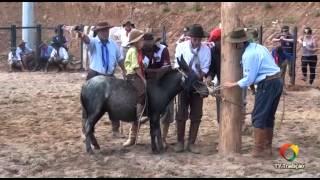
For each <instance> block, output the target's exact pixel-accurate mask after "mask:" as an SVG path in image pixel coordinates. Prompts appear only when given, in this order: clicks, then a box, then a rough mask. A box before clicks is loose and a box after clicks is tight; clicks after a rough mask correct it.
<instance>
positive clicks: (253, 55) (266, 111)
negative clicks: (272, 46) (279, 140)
mask: <svg viewBox="0 0 320 180" xmlns="http://www.w3.org/2000/svg"><path fill="white" fill-rule="evenodd" d="M249 39H250V38H249V36H248V35H247V34H246V32H245V31H244V29H243V28H241V29H236V30H234V31H232V32H231V33H230V34H229V36H228V41H229V42H230V43H235V44H237V45H238V47H242V48H243V49H244V53H243V55H242V66H243V78H242V79H240V80H239V81H238V82H225V83H224V87H225V88H232V87H236V86H238V87H241V88H247V87H248V86H250V85H251V84H257V85H258V88H257V92H256V97H255V104H254V109H253V112H252V124H253V126H254V141H255V147H254V148H253V151H252V155H253V157H262V156H271V155H272V138H273V128H274V120H275V113H276V111H277V108H278V104H279V101H280V97H281V94H282V88H283V79H282V78H281V72H280V68H279V67H278V66H277V65H276V63H275V61H274V59H273V57H272V55H271V53H270V52H269V51H268V49H267V48H266V47H264V46H262V45H259V44H256V43H250V42H249Z"/></svg>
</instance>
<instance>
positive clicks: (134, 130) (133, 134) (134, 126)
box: [123, 122, 138, 147]
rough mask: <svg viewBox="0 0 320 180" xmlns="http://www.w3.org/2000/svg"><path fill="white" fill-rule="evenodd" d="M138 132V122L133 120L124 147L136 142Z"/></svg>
mask: <svg viewBox="0 0 320 180" xmlns="http://www.w3.org/2000/svg"><path fill="white" fill-rule="evenodd" d="M137 132H138V123H137V122H133V123H132V125H131V128H130V133H129V138H128V140H127V141H126V142H125V143H123V146H124V147H128V146H132V145H134V144H135V142H136V136H137Z"/></svg>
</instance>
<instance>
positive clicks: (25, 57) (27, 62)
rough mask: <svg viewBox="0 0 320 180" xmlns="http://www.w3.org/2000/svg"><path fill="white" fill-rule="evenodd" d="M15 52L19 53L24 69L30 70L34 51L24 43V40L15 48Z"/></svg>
mask: <svg viewBox="0 0 320 180" xmlns="http://www.w3.org/2000/svg"><path fill="white" fill-rule="evenodd" d="M17 53H18V54H19V55H20V57H21V60H22V63H23V66H24V69H28V70H31V69H32V67H33V66H34V65H35V62H34V52H33V50H32V49H31V48H29V47H28V46H27V45H26V42H25V41H21V43H20V44H19V46H18V48H17Z"/></svg>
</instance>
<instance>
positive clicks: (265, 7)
mask: <svg viewBox="0 0 320 180" xmlns="http://www.w3.org/2000/svg"><path fill="white" fill-rule="evenodd" d="M263 8H264V9H272V6H271V4H270V3H269V2H266V3H264V4H263Z"/></svg>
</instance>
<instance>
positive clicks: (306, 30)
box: [303, 27, 312, 34]
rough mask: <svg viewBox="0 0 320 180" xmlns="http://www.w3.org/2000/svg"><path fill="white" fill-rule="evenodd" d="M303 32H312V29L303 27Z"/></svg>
mask: <svg viewBox="0 0 320 180" xmlns="http://www.w3.org/2000/svg"><path fill="white" fill-rule="evenodd" d="M303 32H304V33H305V34H312V29H311V28H310V27H305V28H304V30H303Z"/></svg>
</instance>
